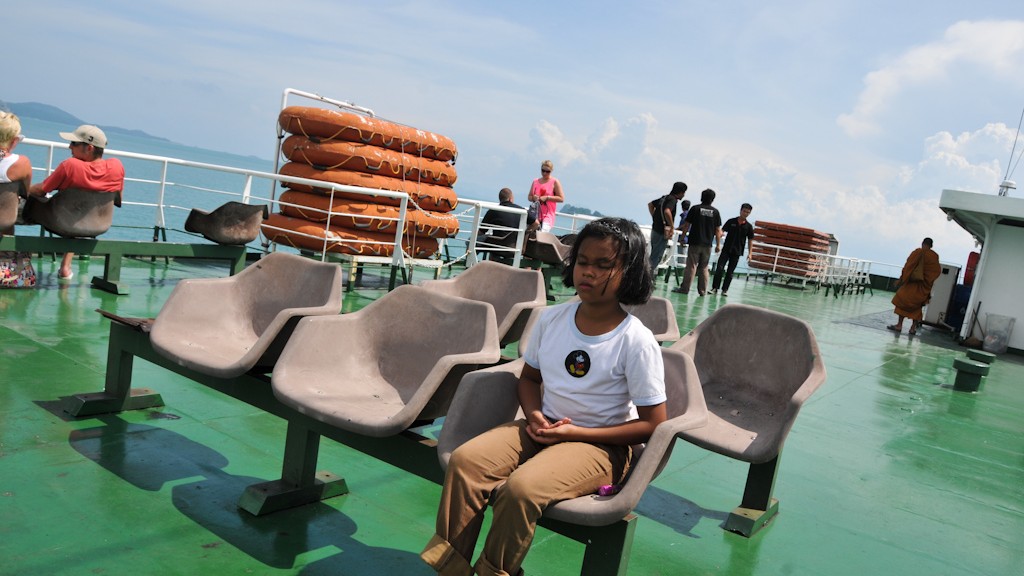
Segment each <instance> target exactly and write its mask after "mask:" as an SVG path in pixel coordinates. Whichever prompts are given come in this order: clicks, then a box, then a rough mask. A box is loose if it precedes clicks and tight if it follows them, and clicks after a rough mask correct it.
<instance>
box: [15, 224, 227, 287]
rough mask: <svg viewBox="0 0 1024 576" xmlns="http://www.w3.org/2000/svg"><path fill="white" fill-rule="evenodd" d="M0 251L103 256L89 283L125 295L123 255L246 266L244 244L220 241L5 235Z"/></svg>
mask: <svg viewBox="0 0 1024 576" xmlns="http://www.w3.org/2000/svg"><path fill="white" fill-rule="evenodd" d="M0 251H12V252H36V253H40V254H46V253H60V254H63V253H67V252H75V253H77V254H89V255H93V256H106V262H105V263H104V265H103V276H94V277H93V279H92V285H93V286H94V287H96V288H98V289H100V290H104V291H106V292H110V293H111V294H118V295H122V294H127V293H128V289H127V287H125V286H122V285H121V284H120V281H121V259H122V258H124V257H125V256H164V257H170V258H204V259H208V260H227V261H228V263H229V266H230V271H231V274H232V275H234V274H237V273H239V272H241V271H242V269H243V268H245V254H246V248H245V246H223V245H220V244H183V243H178V242H139V241H134V240H98V239H96V238H61V237H59V236H4V237H3V238H0Z"/></svg>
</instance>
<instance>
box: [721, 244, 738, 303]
mask: <svg viewBox="0 0 1024 576" xmlns="http://www.w3.org/2000/svg"><path fill="white" fill-rule="evenodd" d="M739 263H740V257H739V255H737V254H731V255H729V257H728V258H727V262H726V270H725V281H724V282H723V283H722V294H726V293H728V292H729V285H730V284H732V273H733V272H735V271H736V265H737V264H739ZM721 269H722V259H721V258H719V259H718V270H721ZM715 283H716V284H717V283H718V271H717V270H716V271H715Z"/></svg>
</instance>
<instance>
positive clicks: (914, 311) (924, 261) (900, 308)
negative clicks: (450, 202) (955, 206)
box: [886, 238, 942, 335]
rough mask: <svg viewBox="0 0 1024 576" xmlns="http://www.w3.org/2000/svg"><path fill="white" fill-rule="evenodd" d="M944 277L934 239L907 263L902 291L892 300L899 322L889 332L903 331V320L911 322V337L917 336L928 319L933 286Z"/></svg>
mask: <svg viewBox="0 0 1024 576" xmlns="http://www.w3.org/2000/svg"><path fill="white" fill-rule="evenodd" d="M940 274H942V266H941V265H940V264H939V255H938V254H936V253H935V252H934V251H933V250H932V239H931V238H925V239H924V241H923V242H921V247H920V248H918V249H916V250H914V251H913V252H911V253H910V256H908V257H907V263H906V264H904V265H903V272H902V273H901V274H900V281H899V289H898V290H896V295H895V296H893V297H892V303H893V305H894V306H895V307H896V315H897V316H898V317H899V321H898V322H896V323H895V324H892V325H890V326H886V328H888V329H889V330H893V331H895V332H900V331H902V330H903V320H904V319H905V318H910V320H911V324H910V334H911V335H913V334H917V329H918V328H920V326H921V320H922V319H923V318H924V317H923V315H922V314H921V309H922V308H924V305H925V304H927V303H928V300H930V299H931V297H932V284H933V283H934V282H935V280H936V279H937V278H938V277H939V275H940Z"/></svg>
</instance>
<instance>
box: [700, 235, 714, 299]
mask: <svg viewBox="0 0 1024 576" xmlns="http://www.w3.org/2000/svg"><path fill="white" fill-rule="evenodd" d="M699 257H700V260H699V261H698V262H697V293H698V294H700V295H701V296H703V295H705V294H707V293H708V262H710V261H711V246H707V247H705V246H701V249H700V254H699Z"/></svg>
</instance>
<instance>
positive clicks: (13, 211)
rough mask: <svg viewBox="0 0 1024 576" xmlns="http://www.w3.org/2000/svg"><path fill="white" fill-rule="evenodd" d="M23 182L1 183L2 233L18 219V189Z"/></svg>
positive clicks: (0, 219)
mask: <svg viewBox="0 0 1024 576" xmlns="http://www.w3.org/2000/svg"><path fill="white" fill-rule="evenodd" d="M20 189H21V182H4V183H3V184H0V235H2V234H3V233H4V231H5V230H9V229H10V228H11V227H12V226H14V224H15V222H16V221H17V220H18V201H19V197H18V191H19V190H20Z"/></svg>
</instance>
